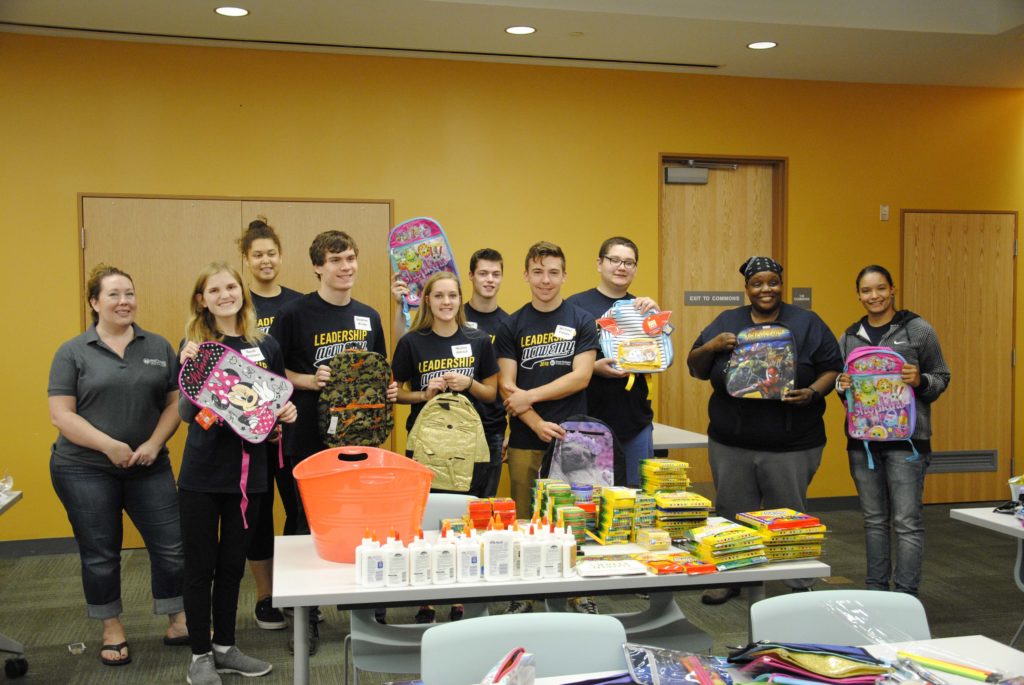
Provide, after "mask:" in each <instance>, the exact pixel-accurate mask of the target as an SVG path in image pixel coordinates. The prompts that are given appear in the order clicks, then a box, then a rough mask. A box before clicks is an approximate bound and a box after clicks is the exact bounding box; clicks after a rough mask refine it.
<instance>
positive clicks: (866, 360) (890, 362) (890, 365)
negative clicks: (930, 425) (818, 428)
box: [845, 346, 917, 468]
mask: <svg viewBox="0 0 1024 685" xmlns="http://www.w3.org/2000/svg"><path fill="white" fill-rule="evenodd" d="M906 363H907V360H906V359H904V358H903V355H901V354H900V353H899V352H896V351H895V350H892V349H891V348H888V347H872V346H866V347H858V348H857V349H855V350H853V351H852V352H850V354H849V355H848V356H847V357H846V367H845V372H846V373H847V374H849V375H850V387H849V389H847V391H846V430H847V432H848V433H849V435H850V437H851V438H854V439H855V440H863V441H864V449H865V450H866V451H867V453H868V465H869V466H870V467H871V468H874V460H873V459H872V458H871V450H870V448H869V447H868V443H869V442H888V441H892V440H906V441H907V442H909V443H910V446H911V449H912V450H913V454H912V455H911V457H910V458H909V459H908V460H907V461H913V460H914V459H916V458H917V449H916V448H915V447H914V443H913V442H912V441H911V440H910V436H912V435H913V434H914V425H915V423H916V419H917V414H916V412H915V409H914V389H913V388H912V387H910V386H909V385H907V384H906V383H904V382H903V380H902V378H901V372H902V371H903V365H904V364H906Z"/></svg>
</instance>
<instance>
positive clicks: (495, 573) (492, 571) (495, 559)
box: [483, 515, 513, 582]
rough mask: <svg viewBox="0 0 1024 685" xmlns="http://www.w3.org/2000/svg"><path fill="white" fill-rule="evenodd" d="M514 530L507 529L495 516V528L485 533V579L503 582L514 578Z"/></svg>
mask: <svg viewBox="0 0 1024 685" xmlns="http://www.w3.org/2000/svg"><path fill="white" fill-rule="evenodd" d="M512 542H513V537H512V531H510V530H505V526H504V525H503V524H502V522H501V519H500V518H498V516H497V515H495V517H494V523H493V529H492V530H489V531H487V532H486V533H484V538H483V543H484V544H483V558H484V574H483V575H484V580H488V581H492V582H502V581H507V580H511V579H512Z"/></svg>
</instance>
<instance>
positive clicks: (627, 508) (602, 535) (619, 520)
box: [588, 487, 636, 545]
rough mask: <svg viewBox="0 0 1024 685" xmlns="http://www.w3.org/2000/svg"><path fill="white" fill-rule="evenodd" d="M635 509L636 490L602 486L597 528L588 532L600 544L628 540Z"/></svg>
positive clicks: (612, 543) (611, 543) (613, 543)
mask: <svg viewBox="0 0 1024 685" xmlns="http://www.w3.org/2000/svg"><path fill="white" fill-rule="evenodd" d="M635 511H636V491H635V490H633V489H631V488H620V487H611V488H602V489H601V501H600V504H599V507H598V512H597V528H596V529H595V530H594V531H593V532H592V533H589V532H588V534H589V535H590V537H592V538H593V539H594V540H596V541H597V542H599V543H601V544H602V545H615V544H620V543H626V542H629V536H630V533H631V532H632V531H633V517H634V514H635Z"/></svg>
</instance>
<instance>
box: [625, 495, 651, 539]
mask: <svg viewBox="0 0 1024 685" xmlns="http://www.w3.org/2000/svg"><path fill="white" fill-rule="evenodd" d="M633 505H634V506H633V529H632V530H631V531H630V532H629V541H630V542H636V538H637V534H638V533H639V532H640V531H641V530H643V529H644V528H653V527H654V524H655V507H656V506H657V504H656V502H655V499H654V497H652V496H651V495H648V494H647V493H645V492H640V491H639V490H638V491H637V492H636V494H635V496H634V497H633Z"/></svg>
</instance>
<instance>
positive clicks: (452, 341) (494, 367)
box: [391, 327, 498, 430]
mask: <svg viewBox="0 0 1024 685" xmlns="http://www.w3.org/2000/svg"><path fill="white" fill-rule="evenodd" d="M391 370H392V372H393V374H394V376H395V380H396V381H398V382H399V383H400V384H405V383H408V386H409V390H411V391H414V392H418V391H421V390H426V389H427V386H428V384H429V382H430V380H431V379H432V378H440V377H442V376H444V375H445V374H446V373H458V374H461V375H463V376H468V377H470V378H473V379H475V380H478V381H483V380H484V379H487V378H490V377H492V376H494V375H496V374H497V373H498V362H497V361H496V359H495V357H494V348H493V346H492V345H491V340H490V337H489V336H488V335H487V334H486V333H484V332H482V331H477V330H474V329H472V328H469V327H462V328H460V329H459V330H458V331H457V332H456V333H454V334H453V335H451V336H442V335H439V334H437V333H435V332H434V331H432V330H429V329H427V330H421V331H413V332H411V333H406V334H405V335H404V336H402V338H401V340H399V341H398V346H397V347H396V348H395V356H394V359H393V360H392V361H391ZM460 393H461V394H462V395H465V396H466V397H468V398H469V400H470V401H471V402H473V406H474V407H475V408H476V410H477V413H480V412H481V408H482V404H483V403H481V402H480V401H479V400H478V399H476V398H475V397H473V395H472V394H471V393H470V392H469V391H466V390H463V391H460ZM424 404H425V403H424V402H416V403H414V404H412V405H411V406H410V413H409V419H408V420H407V421H406V423H405V427H406V429H407V430H412V426H413V424H414V423H416V417H418V416H419V415H420V412H421V411H422V410H423V406H424ZM488 404H492V403H488ZM484 428H485V430H486V426H485V427H484Z"/></svg>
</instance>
